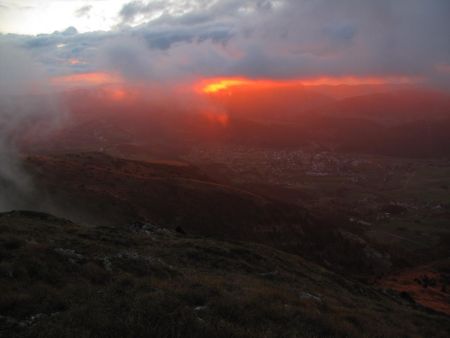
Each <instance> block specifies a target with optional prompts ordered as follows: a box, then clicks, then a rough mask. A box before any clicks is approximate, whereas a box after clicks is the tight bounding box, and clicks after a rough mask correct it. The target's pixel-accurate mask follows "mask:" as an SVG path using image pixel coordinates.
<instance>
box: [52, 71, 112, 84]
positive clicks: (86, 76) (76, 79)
mask: <svg viewBox="0 0 450 338" xmlns="http://www.w3.org/2000/svg"><path fill="white" fill-rule="evenodd" d="M120 81H121V79H120V77H119V76H117V75H114V74H111V73H103V72H93V73H78V74H71V75H64V76H58V77H54V78H53V79H52V83H53V84H54V85H62V86H75V87H76V86H98V85H105V84H114V83H118V82H120Z"/></svg>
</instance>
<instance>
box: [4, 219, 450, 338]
mask: <svg viewBox="0 0 450 338" xmlns="http://www.w3.org/2000/svg"><path fill="white" fill-rule="evenodd" d="M0 289H1V290H2V292H1V293H0V336H4V337H77V338H79V337H364V336H366V337H376V336H378V337H380V336H382V337H425V336H427V337H446V336H447V333H448V330H449V329H450V321H449V320H448V317H444V316H442V315H439V314H436V313H432V312H426V311H425V310H424V309H422V308H421V307H418V306H415V305H414V304H412V303H409V302H408V300H407V299H403V298H401V297H400V296H399V295H397V294H395V293H394V292H387V291H384V292H383V291H381V290H377V289H374V288H371V287H367V286H364V285H362V284H359V283H357V282H353V281H350V280H347V279H345V278H343V277H340V276H338V275H336V274H333V273H331V272H329V271H326V270H324V269H322V268H320V267H318V266H316V265H314V264H311V263H308V262H306V261H304V260H303V259H301V258H299V257H298V256H294V255H289V254H286V253H282V252H280V251H277V250H274V249H270V248H268V247H265V246H261V245H256V244H248V243H247V244H242V243H238V242H235V243H231V242H220V241H215V240H212V239H203V238H193V237H187V236H183V235H181V234H177V233H173V232H170V231H168V230H165V229H161V228H158V227H154V226H148V225H147V226H142V225H139V224H137V225H134V226H130V227H128V228H126V227H100V226H99V227H92V226H81V225H77V224H74V223H71V222H69V221H65V220H61V219H57V218H54V217H52V216H48V215H45V214H37V213H26V212H13V213H5V214H0Z"/></svg>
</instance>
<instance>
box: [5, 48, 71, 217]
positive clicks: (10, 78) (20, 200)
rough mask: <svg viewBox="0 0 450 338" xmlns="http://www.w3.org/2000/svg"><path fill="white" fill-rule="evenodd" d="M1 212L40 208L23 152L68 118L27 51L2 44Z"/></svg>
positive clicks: (43, 73) (41, 71) (42, 71)
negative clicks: (64, 118)
mask: <svg viewBox="0 0 450 338" xmlns="http://www.w3.org/2000/svg"><path fill="white" fill-rule="evenodd" d="M0 74H1V77H0V211H5V210H11V209H20V208H29V209H36V208H39V207H38V205H37V204H36V202H35V200H34V196H35V195H34V189H33V183H32V179H31V177H30V176H29V175H28V173H27V172H26V170H25V168H24V166H23V161H22V159H23V156H24V154H22V151H21V148H22V147H23V146H24V145H25V144H33V142H34V141H35V140H37V139H38V138H40V137H44V136H45V135H48V134H49V133H50V132H51V130H52V129H53V128H54V127H55V126H56V125H57V124H58V123H59V121H61V118H62V117H63V116H64V114H63V109H62V108H61V106H60V104H59V102H58V100H57V97H56V94H55V93H53V91H52V88H51V86H50V85H49V81H48V78H47V76H46V73H45V71H44V70H43V69H42V68H41V67H40V66H39V65H38V64H37V63H36V62H34V61H33V59H32V57H31V56H30V55H28V54H27V52H26V51H24V50H22V49H20V48H17V47H15V46H12V45H10V44H0Z"/></svg>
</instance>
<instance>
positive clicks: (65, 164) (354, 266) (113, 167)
mask: <svg viewBox="0 0 450 338" xmlns="http://www.w3.org/2000/svg"><path fill="white" fill-rule="evenodd" d="M26 163H27V169H28V172H30V173H32V175H33V178H34V182H35V185H36V191H37V192H38V194H37V197H36V199H38V198H40V199H41V200H43V199H44V198H43V197H42V196H48V201H47V205H46V206H43V207H41V208H40V209H41V210H49V211H52V212H55V213H56V214H58V215H65V217H70V218H72V219H74V220H76V221H79V222H83V223H88V224H101V225H113V226H121V225H122V224H127V223H131V222H151V223H156V224H159V225H160V226H163V227H166V228H169V229H175V228H177V227H179V228H181V229H182V230H183V231H185V232H187V233H188V234H194V235H202V236H209V237H214V238H218V239H222V240H244V241H252V242H257V243H262V244H266V245H270V246H273V247H275V248H277V249H280V250H284V251H287V252H290V253H294V254H300V255H302V256H304V257H307V258H309V259H312V260H314V261H316V262H318V263H320V264H326V265H327V266H328V267H330V268H332V269H333V270H336V271H344V272H347V273H353V274H357V275H365V274H371V275H372V274H374V273H376V274H378V273H380V272H382V271H384V270H385V269H386V268H388V267H389V266H390V262H389V256H388V255H385V254H384V253H383V252H379V251H378V248H376V247H372V246H368V244H367V243H362V242H360V241H359V240H355V239H354V237H351V236H350V237H349V236H346V235H342V234H343V233H347V232H349V231H353V228H354V225H352V224H350V223H349V222H348V220H345V219H343V218H342V217H339V218H336V217H328V216H327V215H326V214H324V213H317V214H316V215H312V214H311V213H310V212H309V211H308V210H307V209H306V208H304V207H302V206H301V205H299V204H295V205H294V204H290V203H288V202H280V201H278V200H276V199H272V198H270V197H267V196H270V194H267V195H261V194H256V193H253V192H248V191H246V190H243V189H238V188H235V187H233V186H231V185H227V184H226V183H218V182H217V181H215V180H212V179H210V178H208V176H206V175H205V174H203V173H202V172H201V171H200V170H199V169H197V168H196V167H194V166H191V165H188V164H184V165H183V164H173V163H161V162H142V161H131V160H125V159H119V158H115V157H111V156H108V155H105V154H100V153H82V154H67V155H54V156H33V157H29V158H28V159H27V162H26ZM33 207H34V208H36V205H33ZM342 230H345V231H344V232H342Z"/></svg>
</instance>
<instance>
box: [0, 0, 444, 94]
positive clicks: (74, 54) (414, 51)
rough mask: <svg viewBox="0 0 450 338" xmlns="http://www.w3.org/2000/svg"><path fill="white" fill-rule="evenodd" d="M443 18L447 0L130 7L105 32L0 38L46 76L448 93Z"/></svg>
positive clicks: (193, 2)
mask: <svg viewBox="0 0 450 338" xmlns="http://www.w3.org/2000/svg"><path fill="white" fill-rule="evenodd" d="M92 7H95V1H94V2H92V4H89V5H86V6H85V7H83V8H80V9H79V11H78V12H79V15H87V14H88V13H89V12H90V10H91V9H92ZM449 17H450V2H449V1H447V0H433V1H422V0H379V1H369V0H365V1H364V0H363V1H361V0H339V1H326V0H256V1H255V0H253V1H250V0H217V1H205V0H186V1H174V0H168V1H159V0H154V1H133V2H130V3H127V4H125V5H124V6H123V7H122V9H121V10H120V12H119V13H117V18H116V19H117V20H116V21H117V22H118V24H117V26H116V27H115V28H113V29H111V30H110V31H102V32H91V33H84V34H78V33H77V32H76V30H73V29H70V30H67V31H64V32H55V33H54V34H47V35H38V36H35V37H32V36H17V35H3V36H1V37H0V39H1V40H9V41H12V42H14V43H15V44H18V45H20V46H22V47H24V48H26V49H28V50H29V51H30V52H31V53H32V54H33V55H34V58H35V59H36V60H37V61H39V62H40V63H42V64H43V65H45V67H46V68H47V69H48V71H49V72H50V73H51V74H54V75H55V76H56V75H57V76H61V75H64V74H70V73H76V72H93V71H96V72H98V71H104V72H116V73H119V74H121V75H123V76H124V77H125V78H129V79H130V80H133V81H136V80H142V81H145V80H149V81H165V80H167V81H171V80H177V79H179V78H183V79H184V78H189V77H212V76H245V77H251V78H298V77H312V76H349V75H352V76H411V77H414V78H423V79H424V81H425V82H426V83H430V84H432V85H439V86H446V87H448V86H450V76H449V72H448V71H445V70H446V69H448V67H449V65H450V39H449V38H448V37H449V36H450V23H449V20H448V18H449ZM70 60H77V61H78V62H72V63H71V62H70Z"/></svg>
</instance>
